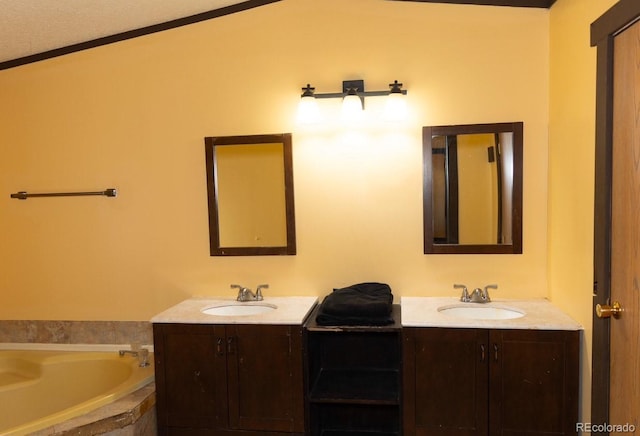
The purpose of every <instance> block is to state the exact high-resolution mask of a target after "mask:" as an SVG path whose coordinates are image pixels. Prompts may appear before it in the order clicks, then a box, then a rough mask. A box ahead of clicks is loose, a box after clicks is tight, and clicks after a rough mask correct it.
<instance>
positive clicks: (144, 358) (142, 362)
mask: <svg viewBox="0 0 640 436" xmlns="http://www.w3.org/2000/svg"><path fill="white" fill-rule="evenodd" d="M131 348H134V346H132V347H131ZM118 354H119V355H120V357H124V356H125V355H127V354H130V355H131V356H133V357H137V358H138V366H139V367H140V368H144V367H145V366H149V350H147V349H146V348H138V349H133V350H118Z"/></svg>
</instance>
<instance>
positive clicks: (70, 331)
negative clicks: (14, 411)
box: [0, 320, 157, 436]
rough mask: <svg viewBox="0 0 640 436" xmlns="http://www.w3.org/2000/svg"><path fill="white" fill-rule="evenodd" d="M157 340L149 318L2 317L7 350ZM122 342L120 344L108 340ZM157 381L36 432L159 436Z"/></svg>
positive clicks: (44, 435)
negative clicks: (26, 318)
mask: <svg viewBox="0 0 640 436" xmlns="http://www.w3.org/2000/svg"><path fill="white" fill-rule="evenodd" d="M152 343H153V335H152V327H151V324H150V323H149V322H147V321H55V320H54V321H49V320H0V346H1V348H3V349H9V348H12V347H13V348H19V349H30V348H36V349H37V348H45V349H51V348H59V347H62V348H66V349H72V350H76V349H85V348H86V349H93V348H95V349H98V350H104V349H105V348H106V349H113V351H112V352H115V350H116V349H121V348H129V347H130V344H142V345H143V346H145V348H146V347H147V346H148V345H149V344H152ZM108 344H117V345H108ZM155 414H156V412H155V384H154V383H153V382H152V383H150V384H147V385H146V386H144V387H142V388H140V389H138V390H137V391H135V392H133V393H131V394H129V395H127V396H125V397H123V398H120V399H118V400H116V401H115V402H113V403H111V404H107V405H105V406H102V407H99V408H97V409H95V410H93V411H91V412H89V413H86V414H84V415H81V416H78V417H75V418H71V419H69V420H66V421H64V422H61V423H58V424H55V425H52V426H49V427H47V428H44V429H42V430H39V431H36V432H34V433H30V434H33V435H35V436H49V435H56V436H71V435H73V436H89V435H100V434H108V435H109V436H154V435H156V434H157V433H156V419H155Z"/></svg>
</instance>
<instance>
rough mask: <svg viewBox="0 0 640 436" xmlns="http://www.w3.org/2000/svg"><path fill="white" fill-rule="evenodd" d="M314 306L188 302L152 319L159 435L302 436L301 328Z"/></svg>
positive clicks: (299, 301) (285, 301) (282, 301)
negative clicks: (251, 311) (243, 311)
mask: <svg viewBox="0 0 640 436" xmlns="http://www.w3.org/2000/svg"><path fill="white" fill-rule="evenodd" d="M316 300H317V299H316V298H315V297H313V298H310V297H300V298H297V297H291V298H268V299H265V302H264V303H255V304H254V303H238V304H236V302H235V301H233V300H228V301H227V300H221V299H215V300H209V299H191V300H186V301H184V302H182V303H180V304H179V305H177V306H174V307H173V308H171V309H169V310H167V311H166V312H163V313H161V314H159V315H157V316H155V317H154V318H153V319H152V322H153V335H154V349H155V368H156V395H157V412H158V433H159V434H160V435H185V436H186V435H188V436H197V435H233V434H242V435H244V436H252V435H253V436H258V435H272V436H278V435H289V436H290V435H292V434H298V435H302V434H303V433H304V389H303V383H304V376H303V357H302V356H303V351H302V324H303V322H304V320H305V319H306V317H307V315H308V313H309V312H310V310H311V309H312V308H313V307H314V305H315V303H316ZM240 305H241V306H242V308H243V309H244V308H265V307H271V308H272V309H273V310H271V311H267V312H264V313H259V314H254V315H251V316H247V315H245V314H240V315H238V314H236V313H234V312H233V308H234V307H235V306H240ZM222 308H224V309H225V311H224V312H220V311H215V310H213V309H222ZM208 313H224V314H223V315H215V314H214V315H209V314H208Z"/></svg>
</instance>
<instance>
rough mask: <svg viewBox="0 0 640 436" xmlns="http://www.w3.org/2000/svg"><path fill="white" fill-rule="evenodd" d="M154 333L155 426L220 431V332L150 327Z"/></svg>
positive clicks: (223, 390) (223, 406)
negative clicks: (156, 418)
mask: <svg viewBox="0 0 640 436" xmlns="http://www.w3.org/2000/svg"><path fill="white" fill-rule="evenodd" d="M153 332H154V356H155V372H156V394H157V411H158V423H159V425H160V426H161V427H162V426H165V427H183V428H195V429H197V428H209V429H211V428H221V427H225V426H226V425H227V401H226V398H227V384H226V356H225V352H226V350H225V347H224V340H225V335H224V327H218V326H203V325H188V324H184V325H182V324H155V325H154V327H153ZM163 430H164V429H162V428H161V429H160V433H161V434H162V431H163Z"/></svg>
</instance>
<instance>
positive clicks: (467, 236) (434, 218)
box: [423, 122, 523, 254]
mask: <svg viewBox="0 0 640 436" xmlns="http://www.w3.org/2000/svg"><path fill="white" fill-rule="evenodd" d="M522 130H523V124H522V123H521V122H520V123H499V124H476V125H461V126H436V127H424V128H423V159H424V162H423V164H424V186H423V188H424V238H425V241H424V246H425V253H427V254H428V253H522V224H521V216H522Z"/></svg>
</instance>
